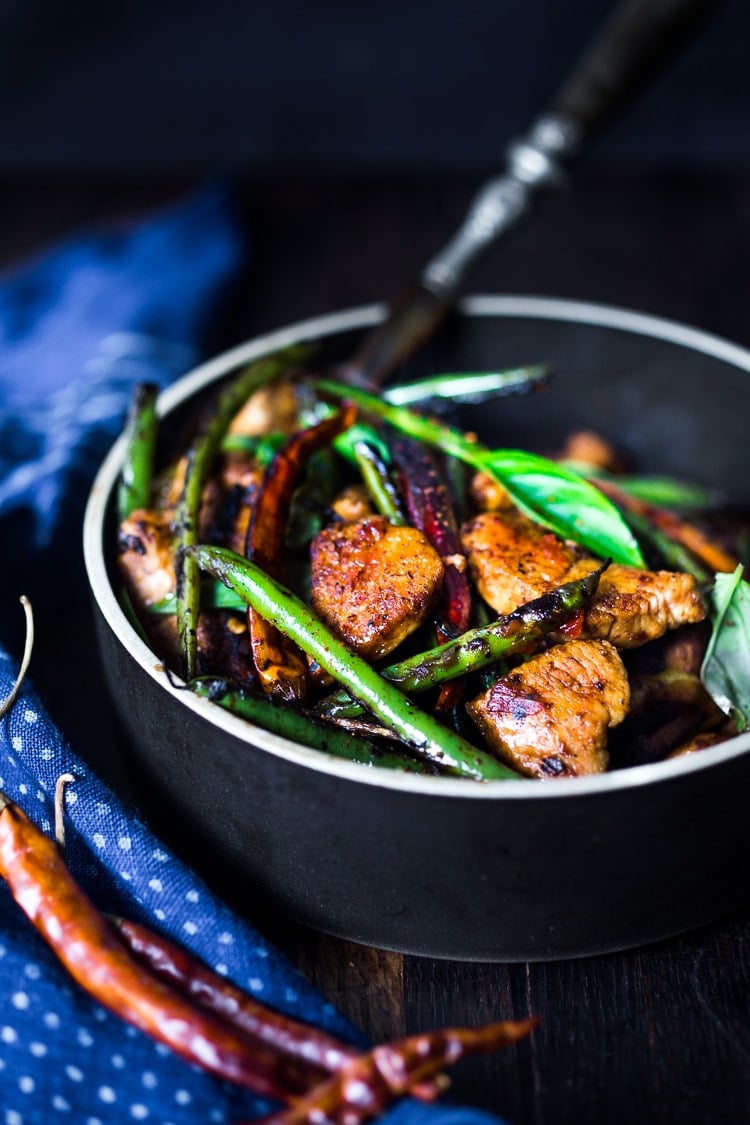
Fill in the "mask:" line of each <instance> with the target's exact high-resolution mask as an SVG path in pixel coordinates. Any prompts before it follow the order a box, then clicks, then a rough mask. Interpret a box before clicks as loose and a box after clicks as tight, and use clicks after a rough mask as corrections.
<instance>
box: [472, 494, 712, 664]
mask: <svg viewBox="0 0 750 1125" xmlns="http://www.w3.org/2000/svg"><path fill="white" fill-rule="evenodd" d="M461 538H462V543H463V547H464V550H465V551H466V553H467V556H468V559H469V570H470V573H471V575H472V578H473V579H474V582H475V583H476V585H477V588H478V589H479V592H480V594H481V595H482V597H483V598H484V599H485V601H487V602H488V603H489V604H490V605H491V606H492V608H493V609H494V610H495V611H496V612H497V613H499V614H507V613H511V612H512V611H513V610H514V609H517V608H518V606H519V605H521V604H522V603H523V602H527V601H530V600H531V599H532V598H538V597H540V596H541V595H542V594H546V593H548V592H549V591H550V590H553V589H554V588H555V587H556V586H560V585H561V584H562V583H564V582H572V581H574V580H576V579H578V578H583V577H584V576H585V575H586V574H590V573H591V571H593V570H596V568H597V567H598V566H599V565H600V563H599V562H598V560H596V559H592V558H582V557H581V555H580V552H579V551H578V549H577V548H576V546H575V545H574V544H572V543H569V542H566V541H565V540H563V539H560V538H559V537H558V536H557V535H554V534H553V533H552V532H550V531H547V530H545V529H544V528H542V527H538V526H537V525H536V524H534V523H533V522H532V521H531V520H529V519H527V518H526V517H525V516H523V515H521V514H520V513H519V512H514V511H509V512H484V513H482V515H480V516H477V518H476V519H474V520H471V521H470V522H469V523H467V524H465V525H464V528H463V529H462V533H461ZM705 615H706V614H705V608H704V606H703V604H702V602H701V599H700V594H699V591H698V586H697V584H696V581H695V579H694V578H693V577H692V575H690V574H684V573H681V572H673V571H667V570H659V571H652V570H639V569H638V568H637V567H633V566H622V565H619V564H615V563H613V564H611V565H610V566H609V567H608V568H607V570H605V572H604V574H603V575H602V578H601V581H600V583H599V588H598V590H597V592H596V593H595V595H594V597H593V598H592V600H591V602H590V603H589V605H588V607H587V609H586V613H585V623H584V628H583V635H584V636H586V637H594V638H600V639H605V640H609V641H611V642H612V644H614V645H616V646H617V647H618V648H636V647H637V646H639V645H642V644H645V643H646V641H650V640H654V639H655V638H656V637H661V636H663V634H664V633H666V632H667V630H669V629H675V628H677V627H678V626H680V625H689V624H693V623H695V622H698V621H702V620H703V619H704V617H705Z"/></svg>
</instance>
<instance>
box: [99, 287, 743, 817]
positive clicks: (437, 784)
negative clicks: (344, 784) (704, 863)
mask: <svg viewBox="0 0 750 1125" xmlns="http://www.w3.org/2000/svg"><path fill="white" fill-rule="evenodd" d="M386 312H387V306H386V305H385V304H382V303H378V304H370V305H362V306H357V307H354V308H348V309H343V310H339V311H336V312H332V313H324V314H321V315H319V316H314V317H310V318H307V319H305V320H300V321H297V322H295V323H292V324H289V325H286V326H284V327H282V328H278V329H275V330H274V331H271V332H267V333H264V334H262V335H260V336H256V337H253V338H252V339H250V340H248V341H245V342H244V343H241V344H238V345H236V346H234V347H232V348H229V349H227V350H225V351H223V352H221V353H220V354H219V355H217V356H214V357H213V358H211V359H209V360H208V361H206V362H204V363H201V364H199V365H198V366H197V367H195V368H193V369H192V370H190V371H189V372H187V373H186V374H185V375H183V376H182V377H180V378H179V379H177V380H176V381H175V382H174V383H172V384H171V385H170V386H168V387H167V388H166V389H165V390H163V391H162V392H161V393H160V395H159V399H158V412H159V415H160V416H163V415H165V414H168V413H170V412H171V411H172V410H174V409H175V408H176V407H178V406H179V405H181V404H182V403H183V402H184V401H185V400H186V399H188V398H190V397H191V396H192V395H194V394H196V393H197V392H198V391H200V390H203V389H205V388H206V387H207V386H209V385H210V384H211V383H212V382H214V381H216V380H218V379H220V378H222V377H223V376H225V375H227V374H228V373H229V372H230V371H232V370H233V369H235V368H236V367H238V366H240V365H242V364H244V363H248V362H251V361H253V360H255V359H258V358H260V357H261V356H263V355H266V354H268V353H270V352H273V351H276V350H278V349H280V348H283V347H286V346H288V345H289V344H292V343H295V342H298V341H302V340H313V339H324V338H326V337H328V336H332V335H335V334H337V333H341V332H346V331H351V330H353V329H360V328H368V327H372V326H374V325H376V324H378V323H380V322H381V321H382V320H383V319H384V317H385V315H386ZM457 312H458V313H459V315H462V316H466V317H478V318H481V317H502V316H506V317H526V318H534V317H536V318H539V319H546V320H561V321H566V322H569V323H575V324H583V325H587V326H600V327H605V328H611V329H616V330H621V331H625V332H630V333H633V334H636V335H641V336H648V337H651V338H652V339H658V340H663V341H666V342H669V343H673V344H676V345H679V346H683V347H687V348H690V349H692V350H694V351H698V352H702V353H703V354H704V355H707V356H710V357H712V358H715V359H719V360H721V361H723V362H726V363H728V364H730V365H733V366H735V367H737V368H739V369H740V370H744V371H746V372H748V373H750V350H748V349H745V348H743V347H742V346H740V345H738V344H734V343H732V342H731V341H729V340H725V339H724V338H722V337H720V336H716V335H713V334H711V333H708V332H704V331H703V330H701V329H697V328H693V327H691V326H689V325H686V324H683V323H681V322H679V321H674V320H668V319H665V318H662V317H658V316H654V315H652V314H650V313H643V312H638V311H634V310H629V309H625V308H620V307H618V306H614V305H606V304H597V303H594V302H588V301H579V300H570V299H564V298H557V297H538V296H525V295H518V294H474V295H471V296H468V297H465V298H463V299H462V300H461V301H460V302H458V305H457ZM124 453H125V439H124V437H123V436H120V437H119V438H118V439H117V440H116V441H115V443H114V445H113V446H112V448H111V449H110V451H109V453H108V454H107V456H106V458H105V460H104V461H103V463H102V465H101V467H100V469H99V471H98V473H97V475H96V478H95V480H94V483H93V485H92V488H91V491H90V493H89V497H88V501H87V504H86V510H85V515H84V522H83V555H84V563H85V567H86V572H87V576H88V581H89V586H90V589H91V593H92V595H93V597H94V600H95V602H96V604H97V606H98V608H99V610H100V612H101V614H102V616H103V618H104V620H105V621H106V622H107V624H108V626H109V628H110V629H111V630H112V632H113V633H114V635H115V637H116V639H117V640H118V641H119V642H120V644H122V645H123V647H124V648H125V650H126V651H127V652H128V653H129V655H130V656H131V657H132V658H133V659H134V660H135V661H136V662H137V663H138V664H139V665H140V667H141V668H142V669H143V671H144V672H146V673H147V674H148V675H149V676H150V677H151V678H152V679H153V680H155V681H156V682H157V683H158V684H159V686H160V687H161V688H162V689H163V690H164V691H165V692H166V693H167V694H168V695H171V696H172V697H173V698H174V699H175V700H177V701H178V702H179V703H180V704H181V705H182V706H185V707H187V708H188V710H189V711H192V712H194V713H195V714H196V715H198V716H200V717H201V718H202V719H204V720H205V721H206V722H207V723H208V724H209V725H211V726H214V727H217V728H220V729H221V730H223V731H224V732H226V733H227V734H229V735H231V736H233V737H235V738H237V739H238V740H239V741H240V742H243V743H245V744H246V745H247V747H248V750H249V751H252V750H255V751H257V750H258V749H261V750H263V751H265V752H268V753H270V754H272V755H274V756H277V757H280V758H283V759H286V760H287V761H289V762H291V763H296V764H297V765H299V766H301V767H303V768H305V769H311V770H314V771H316V772H321V773H325V774H326V775H329V776H332V777H338V778H340V779H341V780H342V781H349V782H355V783H360V784H365V785H373V786H375V787H377V788H385V789H389V790H396V791H400V792H403V793H410V794H416V793H423V794H425V795H426V796H432V797H464V798H468V799H471V800H493V801H494V800H498V799H509V800H530V799H534V800H536V799H542V800H565V799H572V798H573V797H583V796H589V795H590V796H593V795H597V794H605V793H609V794H612V793H616V792H622V791H623V790H626V789H633V788H639V787H641V786H645V785H656V784H662V783H667V782H670V781H672V780H674V779H676V778H679V777H682V776H686V775H689V774H693V773H698V772H703V771H705V770H710V769H714V768H719V767H720V766H722V765H723V764H725V763H728V762H731V761H733V760H734V759H735V758H738V757H741V756H742V755H744V754H746V753H747V752H748V751H750V732H747V733H745V734H742V735H738V736H736V737H735V738H732V739H729V740H727V741H726V742H723V743H720V744H719V745H718V746H716V747H711V748H708V749H706V750H703V751H701V752H700V754H695V755H688V756H686V757H684V758H677V759H673V760H671V761H665V762H654V763H651V764H649V765H641V766H632V767H629V768H627V769H622V770H617V771H613V772H612V773H604V774H597V775H594V776H586V777H574V778H566V779H565V780H564V781H559V782H558V783H557V784H540V781H539V780H538V779H533V778H519V779H518V780H515V779H513V780H511V781H503V780H498V781H486V782H483V783H481V784H471V783H469V782H467V780H466V779H462V778H450V777H435V776H429V777H423V776H421V775H418V774H410V773H405V772H402V771H399V770H391V769H381V768H378V767H368V766H363V765H362V764H360V763H357V762H350V761H346V760H344V759H341V758H338V757H336V756H335V755H332V754H329V753H325V752H323V751H320V750H315V749H313V748H310V747H306V746H303V745H301V744H298V743H295V742H292V741H290V740H288V739H285V738H282V737H280V736H279V735H276V734H273V733H271V732H270V731H266V730H264V729H263V728H261V727H257V726H255V725H254V724H252V723H250V722H248V720H246V719H241V718H239V717H238V716H236V715H233V714H231V713H230V712H228V711H226V710H224V709H222V708H221V707H219V706H218V705H217V704H215V703H212V702H211V701H210V700H208V699H205V698H201V697H199V696H197V695H195V694H193V693H192V692H189V691H185V690H184V689H183V688H181V687H180V686H179V685H180V681H179V679H175V677H174V676H171V678H170V677H169V676H168V675H167V673H166V671H165V668H164V665H163V663H162V662H161V660H160V659H159V658H158V657H157V656H156V654H155V653H154V652H153V651H152V650H151V649H150V648H149V647H148V645H147V644H146V643H145V642H144V641H143V640H142V638H141V637H140V635H139V634H138V633H137V632H136V630H135V629H134V628H133V626H132V625H131V623H130V621H129V619H128V617H127V616H126V614H125V612H124V610H123V609H122V607H121V605H120V603H119V600H118V599H117V596H116V594H115V591H114V589H113V587H112V584H111V582H110V580H109V575H108V572H107V567H106V563H105V550H104V528H105V525H106V515H107V510H108V507H109V504H110V501H111V497H112V493H113V490H114V488H115V487H116V483H117V478H118V475H119V471H120V466H121V464H122V461H123V457H124Z"/></svg>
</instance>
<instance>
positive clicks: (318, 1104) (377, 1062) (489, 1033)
mask: <svg viewBox="0 0 750 1125" xmlns="http://www.w3.org/2000/svg"><path fill="white" fill-rule="evenodd" d="M537 1022H538V1021H537V1020H536V1019H533V1018H532V1019H526V1020H507V1021H504V1022H502V1023H494V1024H487V1025H486V1026H485V1027H480V1028H476V1029H474V1028H447V1029H446V1030H444V1031H433V1032H428V1033H426V1034H422V1035H413V1036H410V1037H409V1038H407V1039H401V1040H398V1041H397V1042H394V1043H384V1044H382V1045H381V1046H378V1047H375V1048H373V1050H372V1051H369V1052H368V1053H367V1054H365V1055H360V1056H359V1058H356V1059H353V1060H352V1061H351V1062H349V1063H347V1064H346V1066H344V1067H343V1068H342V1069H341V1070H340V1071H339V1072H338V1073H337V1074H335V1075H334V1076H333V1078H330V1079H328V1080H327V1081H326V1082H324V1083H323V1084H321V1086H320V1087H319V1088H318V1089H317V1090H313V1091H312V1092H311V1093H310V1094H309V1095H308V1096H307V1097H304V1098H301V1099H300V1100H299V1101H297V1102H295V1104H294V1105H293V1106H292V1107H291V1108H290V1109H288V1110H284V1111H282V1112H281V1113H277V1114H273V1115H272V1116H271V1117H266V1118H264V1119H263V1122H262V1123H260V1125H364V1122H365V1121H371V1120H372V1119H373V1118H374V1117H377V1116H378V1114H380V1113H382V1112H383V1110H385V1109H388V1107H389V1106H390V1105H392V1104H393V1102H394V1101H396V1100H397V1099H398V1098H400V1097H404V1096H405V1095H407V1094H410V1093H412V1091H413V1089H414V1085H415V1083H418V1082H425V1081H426V1080H427V1079H429V1078H432V1077H434V1076H435V1075H436V1074H437V1073H438V1072H439V1071H441V1070H442V1069H443V1068H444V1067H445V1066H450V1065H452V1064H453V1063H456V1062H458V1061H459V1060H460V1059H462V1058H465V1057H466V1056H468V1055H475V1054H484V1053H486V1052H489V1051H496V1050H499V1049H500V1048H501V1047H507V1046H510V1045H511V1044H513V1043H517V1042H518V1041H519V1040H521V1039H525V1038H526V1037H527V1036H528V1035H530V1034H531V1032H532V1031H533V1029H534V1027H535V1026H536V1024H537Z"/></svg>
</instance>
